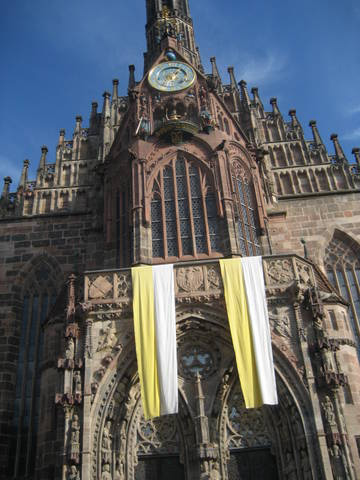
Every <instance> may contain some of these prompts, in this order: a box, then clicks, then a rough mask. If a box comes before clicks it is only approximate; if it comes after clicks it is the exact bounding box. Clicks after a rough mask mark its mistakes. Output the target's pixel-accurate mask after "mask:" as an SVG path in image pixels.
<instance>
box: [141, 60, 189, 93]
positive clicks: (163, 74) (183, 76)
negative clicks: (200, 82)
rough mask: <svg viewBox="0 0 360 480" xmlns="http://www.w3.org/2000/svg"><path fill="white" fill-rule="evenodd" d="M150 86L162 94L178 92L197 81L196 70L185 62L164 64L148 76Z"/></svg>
mask: <svg viewBox="0 0 360 480" xmlns="http://www.w3.org/2000/svg"><path fill="white" fill-rule="evenodd" d="M148 80H149V83H150V85H151V86H152V87H153V88H156V90H160V91H161V92H178V91H180V90H185V89H186V88H189V87H191V85H193V84H194V82H195V80H196V73H195V70H194V69H193V68H192V67H191V66H190V65H187V64H186V63H183V62H163V63H160V64H159V65H157V66H156V67H154V68H153V69H152V70H151V71H150V73H149V76H148Z"/></svg>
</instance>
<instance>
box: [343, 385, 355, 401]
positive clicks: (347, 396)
mask: <svg viewBox="0 0 360 480" xmlns="http://www.w3.org/2000/svg"><path fill="white" fill-rule="evenodd" d="M343 392H344V400H345V403H347V404H349V405H351V404H353V403H354V400H353V397H352V393H351V388H350V387H349V385H344V386H343Z"/></svg>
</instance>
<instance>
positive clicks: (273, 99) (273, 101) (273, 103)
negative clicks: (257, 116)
mask: <svg viewBox="0 0 360 480" xmlns="http://www.w3.org/2000/svg"><path fill="white" fill-rule="evenodd" d="M270 105H271V106H272V109H273V114H274V115H279V116H280V115H281V113H280V110H279V107H278V104H277V98H276V97H271V98H270Z"/></svg>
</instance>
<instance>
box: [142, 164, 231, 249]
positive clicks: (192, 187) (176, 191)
mask: <svg viewBox="0 0 360 480" xmlns="http://www.w3.org/2000/svg"><path fill="white" fill-rule="evenodd" d="M221 225H222V220H221V219H220V218H219V216H218V213H217V206H216V199H215V193H214V188H213V186H212V185H211V182H210V181H209V178H208V176H207V175H206V173H205V172H204V171H203V169H202V168H201V167H200V166H199V165H198V164H196V163H195V162H192V161H190V160H188V159H187V158H185V157H184V156H183V155H179V156H178V157H177V158H175V159H173V160H172V161H171V163H170V164H168V165H166V166H165V167H163V168H162V169H161V170H160V172H159V174H158V176H157V178H156V180H155V182H154V187H153V196H152V202H151V227H152V255H153V257H155V258H165V259H167V258H172V257H175V258H180V257H186V256H191V257H196V258H199V257H205V256H209V255H216V254H219V253H220V252H221Z"/></svg>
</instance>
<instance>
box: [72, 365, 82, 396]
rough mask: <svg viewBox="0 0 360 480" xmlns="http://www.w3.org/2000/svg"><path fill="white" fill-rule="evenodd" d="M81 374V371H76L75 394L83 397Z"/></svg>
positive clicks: (74, 380) (74, 378)
mask: <svg viewBox="0 0 360 480" xmlns="http://www.w3.org/2000/svg"><path fill="white" fill-rule="evenodd" d="M81 383H82V382H81V373H80V371H79V370H75V372H74V377H73V393H74V395H78V396H80V397H81V394H82V387H81Z"/></svg>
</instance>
